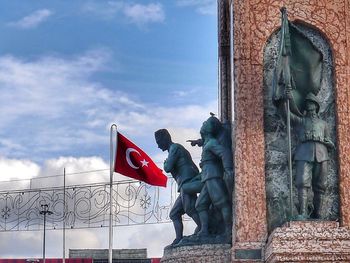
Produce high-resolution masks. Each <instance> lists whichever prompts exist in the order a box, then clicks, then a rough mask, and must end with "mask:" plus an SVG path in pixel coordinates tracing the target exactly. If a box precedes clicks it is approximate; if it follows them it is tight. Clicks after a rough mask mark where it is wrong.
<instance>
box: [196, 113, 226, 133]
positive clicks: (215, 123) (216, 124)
mask: <svg viewBox="0 0 350 263" xmlns="http://www.w3.org/2000/svg"><path fill="white" fill-rule="evenodd" d="M221 129H222V123H221V121H220V120H219V119H218V118H216V117H215V116H214V115H212V116H210V117H209V118H208V119H207V120H206V121H205V122H203V125H202V127H201V131H200V132H201V134H208V133H209V134H212V135H214V136H215V135H217V134H218V133H219V132H220V131H221Z"/></svg>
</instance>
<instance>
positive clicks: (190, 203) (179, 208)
mask: <svg viewBox="0 0 350 263" xmlns="http://www.w3.org/2000/svg"><path fill="white" fill-rule="evenodd" d="M154 135H155V140H156V142H157V144H158V147H159V148H160V149H161V150H162V151H168V153H169V154H168V158H167V159H166V160H165V161H164V171H165V172H167V173H171V175H172V176H173V177H174V179H175V180H176V182H177V184H178V191H179V193H180V195H179V196H178V198H177V199H176V201H175V203H174V206H173V208H172V209H171V211H170V219H171V220H172V221H173V224H174V228H175V233H176V238H175V240H174V241H173V243H172V244H171V245H176V244H178V243H179V242H180V241H181V239H182V238H183V223H182V215H184V214H185V213H186V214H187V215H188V216H190V217H191V218H192V219H193V221H194V222H195V223H196V224H197V228H196V230H195V233H196V232H198V231H199V229H200V219H199V216H198V213H197V211H196V208H195V204H196V200H197V194H196V193H190V194H189V193H185V192H184V191H183V187H182V186H183V184H185V183H186V182H189V181H191V180H192V179H193V178H195V177H196V176H197V175H198V173H199V171H198V168H197V166H196V165H195V164H194V162H193V161H192V158H191V155H190V153H189V152H188V151H187V150H186V149H185V148H184V147H183V146H182V145H181V144H178V143H174V142H172V140H171V136H170V134H169V132H168V130H166V129H160V130H158V131H156V132H155V134H154Z"/></svg>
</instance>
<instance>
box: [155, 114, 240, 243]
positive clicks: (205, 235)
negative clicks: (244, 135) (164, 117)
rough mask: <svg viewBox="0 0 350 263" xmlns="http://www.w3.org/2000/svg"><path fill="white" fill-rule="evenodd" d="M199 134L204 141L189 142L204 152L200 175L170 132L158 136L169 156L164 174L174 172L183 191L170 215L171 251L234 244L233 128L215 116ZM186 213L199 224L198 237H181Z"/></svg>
mask: <svg viewBox="0 0 350 263" xmlns="http://www.w3.org/2000/svg"><path fill="white" fill-rule="evenodd" d="M200 133H201V139H198V140H189V142H191V145H192V146H195V145H198V146H201V147H202V148H203V150H202V158H201V162H200V167H201V169H202V171H201V172H200V173H199V172H198V170H197V168H194V167H195V165H194V164H193V162H192V160H191V157H190V155H189V153H188V152H187V151H186V150H185V149H184V148H183V146H181V145H179V144H175V143H173V142H172V141H171V138H170V135H169V133H168V131H167V130H165V129H162V130H158V131H156V133H155V138H156V142H157V144H158V147H159V148H160V149H162V150H163V151H166V150H167V151H168V152H169V156H168V158H167V160H165V162H164V170H165V171H166V172H171V174H172V175H173V176H174V178H175V179H176V181H177V183H178V184H179V191H180V196H179V198H178V199H177V200H176V202H175V205H174V207H173V208H172V211H171V213H170V214H171V219H172V220H173V222H174V227H175V232H176V239H175V240H174V242H173V243H172V244H171V247H176V246H184V245H197V244H220V243H231V239H232V237H231V232H232V208H231V207H232V191H233V183H234V178H233V157H232V149H231V146H232V142H231V136H230V128H229V127H226V125H223V124H222V123H221V122H220V120H219V119H217V118H216V117H215V116H214V115H213V114H212V116H211V117H209V118H208V119H207V120H206V121H205V122H204V123H203V125H202V127H201V130H200ZM179 149H181V150H179ZM198 193H199V196H198V198H197V194H198ZM186 200H187V203H186ZM184 213H187V214H188V215H190V216H191V217H192V218H193V220H194V221H195V222H196V223H197V228H196V231H195V233H194V234H193V235H191V236H189V237H183V236H182V228H183V226H182V221H181V216H182V215H183V214H184Z"/></svg>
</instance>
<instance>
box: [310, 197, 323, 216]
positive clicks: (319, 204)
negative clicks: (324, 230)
mask: <svg viewBox="0 0 350 263" xmlns="http://www.w3.org/2000/svg"><path fill="white" fill-rule="evenodd" d="M313 203H314V215H315V218H316V219H323V214H324V213H323V210H324V209H325V205H324V204H325V196H324V195H323V194H320V193H315V195H314V200H313Z"/></svg>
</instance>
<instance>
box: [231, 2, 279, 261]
mask: <svg viewBox="0 0 350 263" xmlns="http://www.w3.org/2000/svg"><path fill="white" fill-rule="evenodd" d="M250 2H252V1H249V0H235V1H234V3H233V6H234V25H233V26H234V97H235V101H234V108H235V144H236V148H235V220H236V222H235V231H234V237H233V248H232V259H233V262H260V261H261V259H262V256H263V251H262V248H263V247H264V245H265V242H266V239H267V223H266V222H267V221H266V194H265V159H264V158H265V149H264V126H263V112H264V110H263V109H264V106H263V90H262V80H263V70H262V67H261V65H262V61H259V62H257V61H256V59H258V58H259V56H258V54H257V52H261V54H259V55H260V57H262V52H263V51H262V48H261V50H259V51H257V50H255V49H256V48H257V47H256V43H255V39H254V37H253V30H252V29H253V28H252V26H256V25H252V21H251V14H250V13H251V12H252V9H253V7H252V5H251V3H250ZM277 11H278V10H277ZM259 63H260V64H259ZM247 260H248V261H247Z"/></svg>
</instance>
